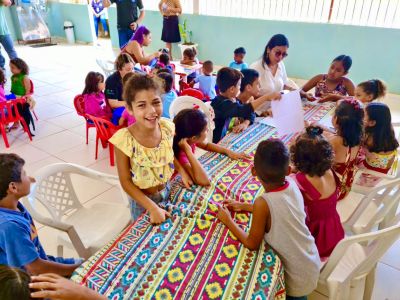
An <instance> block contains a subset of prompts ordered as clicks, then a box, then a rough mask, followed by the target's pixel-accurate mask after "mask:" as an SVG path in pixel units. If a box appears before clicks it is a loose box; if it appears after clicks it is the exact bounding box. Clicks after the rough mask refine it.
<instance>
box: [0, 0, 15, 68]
mask: <svg viewBox="0 0 400 300" xmlns="http://www.w3.org/2000/svg"><path fill="white" fill-rule="evenodd" d="M7 6H11V1H10V0H0V44H1V45H2V46H3V47H4V49H5V50H6V52H7V54H8V57H9V58H10V59H13V58H17V57H18V55H17V52H16V51H15V49H14V43H13V40H12V38H11V35H10V31H9V30H8V26H7V21H6V16H5V15H4V8H5V7H7ZM5 63H6V60H5V58H4V56H3V55H2V54H1V47H0V68H2V69H3V70H5V68H4V65H5Z"/></svg>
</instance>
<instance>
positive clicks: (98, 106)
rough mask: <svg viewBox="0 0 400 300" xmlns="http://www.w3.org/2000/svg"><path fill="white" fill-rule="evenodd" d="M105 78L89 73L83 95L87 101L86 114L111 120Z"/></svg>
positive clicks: (96, 73)
mask: <svg viewBox="0 0 400 300" xmlns="http://www.w3.org/2000/svg"><path fill="white" fill-rule="evenodd" d="M104 88H105V83H104V76H103V75H102V74H101V73H98V72H89V73H88V74H87V76H86V79H85V89H84V90H83V92H82V95H83V97H84V99H85V113H86V114H89V115H92V116H94V117H100V118H105V119H111V109H110V108H109V107H108V106H107V104H106V98H105V96H104V93H103V91H104Z"/></svg>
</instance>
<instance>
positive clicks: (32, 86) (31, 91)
mask: <svg viewBox="0 0 400 300" xmlns="http://www.w3.org/2000/svg"><path fill="white" fill-rule="evenodd" d="M29 81H30V83H31V90H30V91H29V94H30V95H33V93H34V92H35V87H34V85H33V81H32V79H29Z"/></svg>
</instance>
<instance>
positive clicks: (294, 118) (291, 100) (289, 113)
mask: <svg viewBox="0 0 400 300" xmlns="http://www.w3.org/2000/svg"><path fill="white" fill-rule="evenodd" d="M271 108H272V116H273V119H274V123H275V125H276V128H277V129H278V134H279V135H280V136H282V135H286V134H291V133H296V132H300V131H302V130H303V129H304V111H303V106H302V104H301V98H300V91H299V90H296V91H292V92H290V93H287V94H283V95H282V99H281V100H279V101H271Z"/></svg>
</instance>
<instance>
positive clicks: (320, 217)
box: [290, 126, 344, 259]
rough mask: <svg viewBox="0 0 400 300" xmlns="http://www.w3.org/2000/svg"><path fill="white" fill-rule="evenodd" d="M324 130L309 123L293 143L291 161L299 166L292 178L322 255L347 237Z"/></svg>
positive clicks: (326, 253) (328, 254) (336, 178)
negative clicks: (337, 205)
mask: <svg viewBox="0 0 400 300" xmlns="http://www.w3.org/2000/svg"><path fill="white" fill-rule="evenodd" d="M322 133H323V130H322V128H321V127H317V126H309V127H307V128H306V132H305V133H303V134H302V135H300V136H299V137H297V139H296V142H295V143H294V144H293V145H292V146H291V147H290V154H291V161H292V163H293V166H294V167H295V169H296V170H297V173H296V174H293V175H292V178H294V179H295V181H296V183H297V186H298V187H299V189H300V191H301V193H302V194H303V198H304V207H305V211H306V216H307V217H306V224H307V226H308V229H309V230H310V232H311V234H312V236H313V237H314V239H315V244H316V245H317V248H318V252H319V256H320V257H321V259H322V258H327V257H329V256H330V255H331V253H332V251H333V249H334V248H335V246H336V245H337V243H339V241H340V240H342V239H343V238H344V230H343V227H342V224H341V222H340V217H339V214H338V212H337V210H336V203H337V200H338V195H339V186H340V182H339V178H338V177H337V176H336V174H335V172H334V171H333V170H332V166H333V159H334V158H333V155H334V154H333V149H332V146H331V144H330V143H329V142H328V141H327V140H326V139H325V137H324V136H323V135H322Z"/></svg>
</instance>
